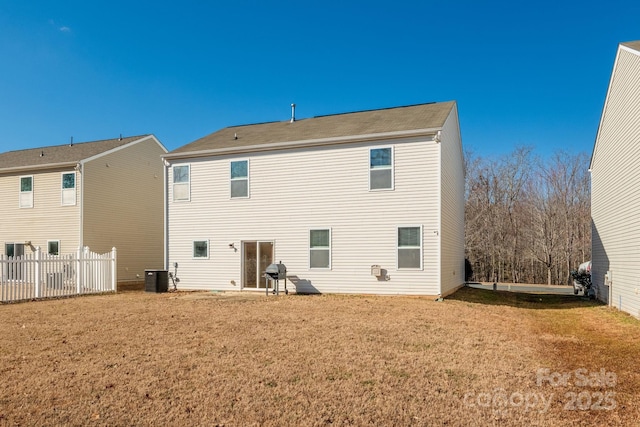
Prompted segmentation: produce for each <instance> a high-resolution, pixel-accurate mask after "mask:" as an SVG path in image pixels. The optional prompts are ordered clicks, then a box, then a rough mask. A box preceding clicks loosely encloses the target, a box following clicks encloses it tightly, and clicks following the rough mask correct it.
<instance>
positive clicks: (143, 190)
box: [0, 135, 167, 282]
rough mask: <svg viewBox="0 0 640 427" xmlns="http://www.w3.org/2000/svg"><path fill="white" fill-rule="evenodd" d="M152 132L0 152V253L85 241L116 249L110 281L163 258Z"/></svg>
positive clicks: (58, 248)
mask: <svg viewBox="0 0 640 427" xmlns="http://www.w3.org/2000/svg"><path fill="white" fill-rule="evenodd" d="M166 153H167V150H166V149H165V148H164V146H163V145H162V144H161V143H160V142H159V141H158V140H157V139H156V138H155V136H153V135H141V136H133V137H126V138H114V139H106V140H101V141H90V142H82V143H75V144H74V143H70V144H64V145H54V146H45V147H39V148H32V149H27V150H15V151H8V152H5V153H1V154H0V198H1V199H2V201H3V208H2V215H0V255H8V256H18V255H24V254H28V253H31V252H33V251H35V249H36V248H37V247H40V249H41V250H42V251H43V252H45V253H49V254H54V255H63V254H70V253H75V252H76V251H77V250H78V248H79V247H84V246H88V247H89V248H90V249H91V250H92V251H94V252H98V253H106V252H110V251H111V249H112V248H113V247H115V248H116V249H117V253H118V264H117V266H118V281H119V282H137V281H141V280H144V271H145V269H147V268H149V269H160V268H162V267H163V264H164V256H163V255H164V247H163V239H164V233H163V228H164V222H163V221H164V214H163V212H164V209H163V206H164V199H163V193H164V183H163V172H164V167H163V163H162V158H161V156H162V155H163V154H166Z"/></svg>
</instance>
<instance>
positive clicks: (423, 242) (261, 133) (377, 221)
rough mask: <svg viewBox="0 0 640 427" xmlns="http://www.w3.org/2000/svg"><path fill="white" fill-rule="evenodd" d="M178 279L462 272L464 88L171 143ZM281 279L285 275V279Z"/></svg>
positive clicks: (313, 281) (222, 284)
mask: <svg viewBox="0 0 640 427" xmlns="http://www.w3.org/2000/svg"><path fill="white" fill-rule="evenodd" d="M164 159H165V165H166V167H167V172H166V177H167V187H166V197H167V207H166V209H167V210H166V215H167V228H166V249H167V252H166V255H165V256H166V258H165V262H166V267H167V268H168V269H171V270H173V269H174V266H175V265H176V264H177V266H178V268H177V276H178V279H179V282H178V288H181V289H203V290H205V289H207V290H241V289H242V290H250V289H263V290H264V289H265V287H267V286H269V282H268V280H267V279H265V277H264V271H265V269H266V267H267V266H268V265H269V264H271V263H277V262H279V261H281V262H282V263H283V264H284V265H285V266H286V267H287V281H286V283H287V285H288V290H289V289H291V290H294V291H297V292H299V293H315V292H321V293H371V294H418V295H433V296H443V295H446V294H449V293H451V292H453V291H455V290H456V289H457V288H458V287H460V286H461V285H462V284H463V283H464V171H463V153H462V146H461V139H460V130H459V125H458V114H457V106H456V103H455V102H442V103H433V104H422V105H414V106H407V107H397V108H388V109H381V110H373V111H360V112H355V113H347V114H336V115H329V116H320V117H314V118H308V119H302V120H295V118H294V115H293V114H292V117H291V120H286V121H283V122H273V123H262V124H255V125H247V126H233V127H228V128H225V129H222V130H220V131H218V132H215V133H212V134H210V135H208V136H205V137H203V138H201V139H199V140H197V141H194V142H192V143H190V144H187V145H185V146H183V147H181V148H178V149H176V150H174V151H172V152H170V153H169V154H167V155H165V156H164ZM280 286H281V287H282V286H283V285H282V284H280Z"/></svg>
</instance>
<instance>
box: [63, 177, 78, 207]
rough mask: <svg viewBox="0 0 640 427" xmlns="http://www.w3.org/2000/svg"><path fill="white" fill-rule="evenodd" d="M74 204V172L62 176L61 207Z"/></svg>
mask: <svg viewBox="0 0 640 427" xmlns="http://www.w3.org/2000/svg"><path fill="white" fill-rule="evenodd" d="M75 204H76V174H75V172H69V173H63V174H62V205H63V206H72V205H75Z"/></svg>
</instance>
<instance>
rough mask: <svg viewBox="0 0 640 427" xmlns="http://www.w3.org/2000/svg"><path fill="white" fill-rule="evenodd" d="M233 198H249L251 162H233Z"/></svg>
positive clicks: (231, 185)
mask: <svg viewBox="0 0 640 427" xmlns="http://www.w3.org/2000/svg"><path fill="white" fill-rule="evenodd" d="M230 187H231V198H242V197H245V198H246V197H249V161H248V160H239V161H236V162H231V184H230Z"/></svg>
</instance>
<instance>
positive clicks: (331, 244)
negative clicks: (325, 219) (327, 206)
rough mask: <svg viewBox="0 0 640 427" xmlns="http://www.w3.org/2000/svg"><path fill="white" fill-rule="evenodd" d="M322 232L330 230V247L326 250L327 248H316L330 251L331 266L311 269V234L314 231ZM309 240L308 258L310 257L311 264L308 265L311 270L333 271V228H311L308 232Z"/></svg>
mask: <svg viewBox="0 0 640 427" xmlns="http://www.w3.org/2000/svg"><path fill="white" fill-rule="evenodd" d="M320 230H328V231H329V247H327V248H325V247H318V248H315V249H316V250H327V249H328V250H329V266H328V267H311V250H312V248H311V232H312V231H320ZM307 238H308V243H307V248H308V250H309V253H308V256H309V262H308V263H307V265H308V266H309V270H331V268H332V264H333V263H332V262H331V261H332V252H333V250H332V247H333V232H332V230H331V227H311V228H309V230H308V231H307Z"/></svg>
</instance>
